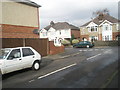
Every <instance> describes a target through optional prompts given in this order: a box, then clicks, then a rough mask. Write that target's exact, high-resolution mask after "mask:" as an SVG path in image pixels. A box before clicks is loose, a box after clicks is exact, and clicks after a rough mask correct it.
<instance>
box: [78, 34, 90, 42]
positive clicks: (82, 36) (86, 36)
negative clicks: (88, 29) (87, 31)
mask: <svg viewBox="0 0 120 90" xmlns="http://www.w3.org/2000/svg"><path fill="white" fill-rule="evenodd" d="M80 38H81V41H82V40H83V38H86V39H87V40H89V35H81V37H80Z"/></svg>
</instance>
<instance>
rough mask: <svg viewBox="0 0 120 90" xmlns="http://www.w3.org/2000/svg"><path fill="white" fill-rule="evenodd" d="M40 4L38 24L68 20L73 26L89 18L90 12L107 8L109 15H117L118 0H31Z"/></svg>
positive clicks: (45, 24) (46, 24)
mask: <svg viewBox="0 0 120 90" xmlns="http://www.w3.org/2000/svg"><path fill="white" fill-rule="evenodd" d="M31 1H34V2H36V3H37V4H39V5H41V6H42V7H40V26H41V28H44V27H46V26H48V25H49V23H50V21H54V22H68V23H71V24H73V25H75V26H78V27H79V26H81V25H82V24H84V23H86V22H88V21H89V20H91V17H92V12H94V11H96V10H99V9H104V8H107V9H109V11H110V15H111V16H114V17H116V18H117V17H118V1H119V0H31Z"/></svg>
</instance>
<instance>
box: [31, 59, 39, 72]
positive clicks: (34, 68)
mask: <svg viewBox="0 0 120 90" xmlns="http://www.w3.org/2000/svg"><path fill="white" fill-rule="evenodd" d="M32 69H33V70H36V71H37V70H39V69H40V63H39V62H38V61H35V62H34V64H33V66H32Z"/></svg>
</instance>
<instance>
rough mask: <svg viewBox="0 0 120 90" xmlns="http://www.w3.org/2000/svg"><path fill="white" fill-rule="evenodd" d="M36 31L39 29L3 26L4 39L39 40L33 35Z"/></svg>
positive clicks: (37, 36)
mask: <svg viewBox="0 0 120 90" xmlns="http://www.w3.org/2000/svg"><path fill="white" fill-rule="evenodd" d="M34 29H38V27H27V26H17V25H8V24H2V38H39V35H37V34H34V33H33V30H34Z"/></svg>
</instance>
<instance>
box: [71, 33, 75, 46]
mask: <svg viewBox="0 0 120 90" xmlns="http://www.w3.org/2000/svg"><path fill="white" fill-rule="evenodd" d="M73 39H75V36H74V34H72V36H71V39H70V43H71V45H72V40H73Z"/></svg>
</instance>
